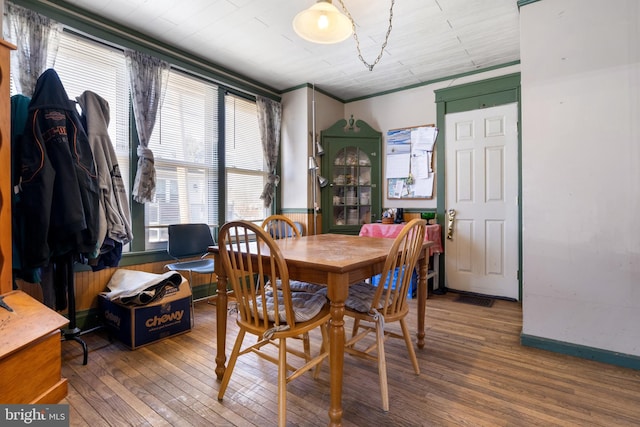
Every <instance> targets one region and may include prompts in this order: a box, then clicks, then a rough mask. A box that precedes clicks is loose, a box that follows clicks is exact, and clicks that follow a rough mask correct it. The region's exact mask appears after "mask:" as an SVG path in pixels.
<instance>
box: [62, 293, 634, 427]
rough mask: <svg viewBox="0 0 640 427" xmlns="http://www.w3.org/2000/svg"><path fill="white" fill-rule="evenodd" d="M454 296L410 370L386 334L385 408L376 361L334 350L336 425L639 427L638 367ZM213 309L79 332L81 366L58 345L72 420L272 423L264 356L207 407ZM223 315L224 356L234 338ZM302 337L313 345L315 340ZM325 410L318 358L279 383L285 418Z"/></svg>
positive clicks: (325, 377) (305, 418) (439, 309)
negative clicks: (338, 380)
mask: <svg viewBox="0 0 640 427" xmlns="http://www.w3.org/2000/svg"><path fill="white" fill-rule="evenodd" d="M455 297H456V295H455V294H452V293H449V294H447V295H442V296H431V297H430V298H429V299H428V300H427V319H426V325H427V330H426V346H425V348H424V349H422V350H418V351H417V352H416V353H417V356H418V360H419V363H420V369H421V374H420V375H419V376H416V375H415V374H414V373H413V369H412V367H411V364H410V362H409V361H408V356H407V355H406V349H405V348H404V344H403V343H402V342H401V341H400V340H389V341H387V344H386V349H387V366H388V369H389V391H390V401H391V404H390V411H389V412H388V413H384V412H383V411H382V410H381V409H380V394H379V387H378V375H377V369H376V366H375V364H374V363H373V362H370V361H364V360H361V359H356V358H354V357H352V356H349V355H346V356H345V378H344V388H343V409H344V415H343V425H344V426H474V427H476V426H492V427H493V426H545V427H546V426H606V427H611V426H638V425H640V371H636V370H632V369H626V368H621V367H617V366H612V365H607V364H603V363H599V362H593V361H589V360H584V359H579V358H575V357H571V356H566V355H561V354H556V353H551V352H547V351H543V350H538V349H532V348H528V347H523V346H521V345H520V343H519V334H520V330H521V327H522V322H521V319H522V311H521V306H520V304H518V303H514V302H507V301H496V302H495V303H494V304H493V306H492V307H479V306H474V305H469V304H463V303H459V302H454V301H453V300H454V299H455ZM411 303H412V304H414V305H413V306H412V313H411V316H412V317H411V318H410V320H409V324H410V325H411V327H412V329H413V333H415V325H416V321H415V313H416V309H415V300H412V301H411ZM215 310H216V308H215V305H210V304H207V303H206V302H200V303H197V304H196V313H195V318H196V324H195V327H194V328H193V330H192V331H191V332H189V333H186V334H182V335H179V336H175V337H172V338H169V339H166V340H164V341H161V342H158V343H155V344H152V345H149V346H146V347H142V348H139V349H137V350H134V351H130V350H128V349H127V348H126V347H124V346H123V345H122V344H121V343H119V342H117V341H114V342H109V340H108V339H107V335H106V334H105V333H104V331H96V332H93V333H90V334H86V335H84V336H83V337H82V338H83V339H84V340H85V341H86V342H87V344H88V346H89V363H88V365H86V366H83V365H82V349H81V347H80V345H78V344H77V343H75V342H73V341H68V342H63V344H62V349H63V370H62V373H63V375H64V376H65V377H67V378H68V379H69V394H68V396H67V398H66V399H65V400H64V401H63V402H62V403H68V404H69V405H70V418H71V425H72V426H91V427H99V426H126V425H131V426H243V427H244V426H260V427H263V426H275V425H276V414H277V402H276V396H277V385H276V378H277V370H276V367H275V365H273V364H271V363H269V362H266V361H264V360H261V359H259V358H257V357H254V356H252V355H250V356H244V357H243V358H240V359H239V361H238V364H237V366H236V370H235V371H234V376H233V377H232V378H231V381H230V383H229V387H228V389H227V393H226V395H225V398H224V400H223V401H222V402H218V400H217V392H218V384H219V383H218V381H217V380H216V377H215V373H214V367H215V353H216V343H215ZM234 316H235V315H230V316H229V328H230V329H229V334H228V338H227V351H229V349H230V347H231V346H232V345H233V340H234V339H235V333H236V328H235V320H234V319H235V318H234ZM350 325H351V323H350V322H348V323H347V328H349V327H350ZM390 327H391V328H396V329H398V330H399V326H396V325H391V326H390ZM347 330H349V329H347ZM312 338H313V341H314V343H316V345H317V343H318V342H319V335H317V336H314V337H312ZM312 350H313V351H317V346H316V347H314V348H313V349H312ZM227 354H228V353H227ZM328 407H329V367H328V363H326V362H325V363H324V364H323V367H322V372H321V375H320V378H319V379H318V380H314V379H313V377H312V375H311V374H310V373H309V374H305V375H303V376H302V377H300V378H298V379H296V380H295V381H293V382H292V383H290V384H289V386H288V394H287V409H288V410H287V422H288V425H291V426H326V425H327V423H328V416H327V410H328Z"/></svg>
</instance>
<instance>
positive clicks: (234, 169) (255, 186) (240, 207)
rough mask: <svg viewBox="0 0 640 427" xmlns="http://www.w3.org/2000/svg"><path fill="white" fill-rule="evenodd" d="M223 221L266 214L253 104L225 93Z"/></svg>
mask: <svg viewBox="0 0 640 427" xmlns="http://www.w3.org/2000/svg"><path fill="white" fill-rule="evenodd" d="M225 117H226V120H225V165H226V179H227V194H226V195H227V199H226V204H227V213H226V220H227V221H231V220H235V219H244V220H247V221H261V220H263V219H264V218H266V217H267V216H268V215H269V211H268V210H267V209H265V208H264V201H263V200H262V199H260V195H261V194H262V190H263V189H264V185H265V183H266V182H267V176H268V173H267V170H266V163H265V160H264V153H263V151H262V143H261V141H260V128H259V126H258V111H257V108H256V103H255V102H253V101H248V100H246V99H244V98H240V97H238V96H234V95H231V94H227V95H226V96H225Z"/></svg>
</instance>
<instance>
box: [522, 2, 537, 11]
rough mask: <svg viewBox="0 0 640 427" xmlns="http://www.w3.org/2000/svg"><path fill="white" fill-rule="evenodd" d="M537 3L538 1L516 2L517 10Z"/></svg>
mask: <svg viewBox="0 0 640 427" xmlns="http://www.w3.org/2000/svg"><path fill="white" fill-rule="evenodd" d="M539 1H540V0H518V10H520V8H521V7H522V6H526V5H528V4H531V3H537V2H539Z"/></svg>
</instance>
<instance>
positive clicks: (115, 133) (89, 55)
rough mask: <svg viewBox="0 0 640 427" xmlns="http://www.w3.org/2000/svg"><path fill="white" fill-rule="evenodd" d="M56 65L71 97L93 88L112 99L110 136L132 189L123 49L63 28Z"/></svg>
mask: <svg viewBox="0 0 640 427" xmlns="http://www.w3.org/2000/svg"><path fill="white" fill-rule="evenodd" d="M51 62H53V60H50V61H49V63H51ZM53 68H54V69H55V70H56V72H57V73H58V76H59V77H60V81H62V85H63V86H64V88H65V90H66V92H67V95H68V96H69V98H70V99H76V97H78V96H80V95H81V94H82V93H83V92H84V91H86V90H91V91H92V92H95V93H96V94H98V95H100V96H101V97H102V98H104V99H105V100H106V101H107V102H108V103H109V113H110V122H109V129H108V131H109V138H110V139H111V143H112V144H113V146H114V149H115V151H116V156H117V157H118V166H119V167H120V171H121V173H122V179H123V180H124V183H125V188H127V189H128V191H129V192H130V191H131V185H130V182H129V181H130V179H129V175H130V172H129V171H130V169H129V168H130V166H129V165H130V162H129V158H130V156H131V150H130V145H129V89H128V86H127V80H128V77H127V69H126V65H125V59H124V55H123V54H122V51H120V50H117V49H113V48H109V47H107V46H105V45H102V44H98V43H96V42H92V41H90V40H87V39H86V38H83V37H79V36H77V35H74V34H71V33H68V32H63V33H61V34H60V44H59V47H58V53H57V55H56V57H55V66H54V67H53Z"/></svg>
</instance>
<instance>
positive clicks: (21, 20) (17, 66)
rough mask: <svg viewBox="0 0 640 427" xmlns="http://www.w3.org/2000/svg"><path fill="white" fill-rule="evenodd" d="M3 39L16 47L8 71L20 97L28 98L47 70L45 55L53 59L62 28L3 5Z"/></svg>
mask: <svg viewBox="0 0 640 427" xmlns="http://www.w3.org/2000/svg"><path fill="white" fill-rule="evenodd" d="M6 11H7V16H6V21H5V22H6V34H5V38H6V39H7V40H10V41H11V42H13V43H15V45H16V47H17V49H16V50H15V51H13V52H11V55H12V58H11V71H12V73H13V77H14V84H15V86H16V90H17V91H18V93H19V94H22V95H25V96H28V97H31V96H33V90H34V89H35V87H36V82H37V81H38V77H40V74H42V73H43V72H44V70H46V69H47V55H48V54H49V53H51V54H52V56H53V58H55V56H56V53H57V52H58V43H59V41H60V38H59V35H60V30H61V25H60V24H59V23H58V22H56V21H54V20H52V19H49V18H47V17H46V16H42V15H40V14H39V13H37V12H34V11H32V10H30V9H25V8H24V7H20V6H17V5H15V4H13V3H9V2H7V4H6Z"/></svg>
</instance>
